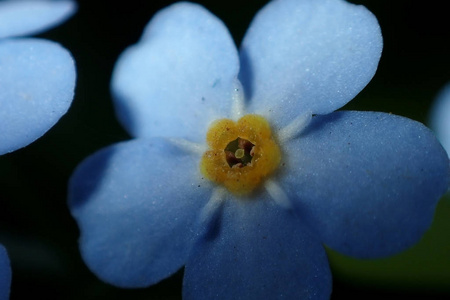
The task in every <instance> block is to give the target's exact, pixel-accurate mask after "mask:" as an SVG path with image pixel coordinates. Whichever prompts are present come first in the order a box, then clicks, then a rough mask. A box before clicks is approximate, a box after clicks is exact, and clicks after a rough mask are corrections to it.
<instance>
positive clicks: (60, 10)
mask: <svg viewBox="0 0 450 300" xmlns="http://www.w3.org/2000/svg"><path fill="white" fill-rule="evenodd" d="M76 9H77V5H76V2H75V1H70V0H59V1H52V0H45V1H40V0H28V1H27V0H20V1H19V0H6V1H1V2H0V38H5V37H12V36H21V35H31V34H36V33H40V32H42V31H45V30H47V29H49V28H51V27H54V26H57V25H59V24H60V23H62V22H63V21H65V20H66V19H67V18H69V17H70V16H71V15H72V14H74V13H75V11H76Z"/></svg>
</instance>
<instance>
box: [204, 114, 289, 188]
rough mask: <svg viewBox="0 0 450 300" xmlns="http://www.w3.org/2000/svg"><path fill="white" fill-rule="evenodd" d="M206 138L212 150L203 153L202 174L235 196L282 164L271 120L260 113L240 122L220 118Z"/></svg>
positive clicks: (255, 186)
mask: <svg viewBox="0 0 450 300" xmlns="http://www.w3.org/2000/svg"><path fill="white" fill-rule="evenodd" d="M206 141H207V143H208V146H209V149H210V150H208V151H206V152H205V153H204V154H203V157H202V160H201V164H200V169H201V172H202V174H203V175H204V176H205V177H206V178H208V179H209V180H211V181H213V182H215V183H217V184H222V185H224V186H225V187H226V188H227V189H228V190H229V191H230V192H232V193H233V194H235V195H246V194H249V193H251V192H252V191H253V190H255V188H257V187H258V186H259V185H260V184H261V183H262V182H263V181H264V180H265V179H266V178H267V176H268V175H270V174H271V173H273V172H274V171H275V170H276V168H277V167H278V165H279V164H280V160H281V151H280V148H279V147H278V145H277V144H276V143H275V141H274V140H273V138H272V132H271V130H270V126H269V123H268V122H267V120H266V119H264V118H263V117H261V116H259V115H246V116H244V117H242V118H241V119H239V120H238V121H237V122H234V121H232V120H229V119H220V120H217V121H215V122H214V123H213V124H212V125H211V127H210V128H209V130H208V133H207V134H206Z"/></svg>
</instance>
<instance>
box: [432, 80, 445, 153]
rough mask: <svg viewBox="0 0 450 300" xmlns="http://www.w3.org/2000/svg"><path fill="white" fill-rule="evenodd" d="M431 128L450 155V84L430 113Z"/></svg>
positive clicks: (440, 92)
mask: <svg viewBox="0 0 450 300" xmlns="http://www.w3.org/2000/svg"><path fill="white" fill-rule="evenodd" d="M429 119H430V126H431V129H433V131H434V132H435V133H436V136H437V138H438V139H439V141H440V142H441V143H442V146H444V148H445V150H446V151H447V153H450V83H448V84H447V85H445V86H444V87H443V88H442V89H441V90H440V91H439V94H438V95H437V97H436V99H435V100H434V103H433V106H432V108H431V111H430V117H429Z"/></svg>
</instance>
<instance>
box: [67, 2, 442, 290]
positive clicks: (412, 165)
mask: <svg viewBox="0 0 450 300" xmlns="http://www.w3.org/2000/svg"><path fill="white" fill-rule="evenodd" d="M381 49H382V37H381V32H380V28H379V25H378V22H377V20H376V18H375V17H374V16H373V15H372V14H371V13H370V12H369V11H368V10H367V9H366V8H364V7H363V6H358V5H353V4H350V3H347V2H345V1H342V0H276V1H271V2H269V3H268V4H267V5H266V6H265V7H264V8H263V9H262V10H261V11H260V12H259V13H258V14H257V15H256V17H255V19H254V20H253V22H252V23H251V25H250V28H249V30H248V32H247V34H246V36H245V37H244V40H243V42H242V45H241V49H240V51H239V53H238V52H237V51H236V48H235V46H234V44H233V40H232V38H231V36H230V34H229V32H228V31H227V29H226V27H225V26H224V25H223V24H222V22H221V21H219V20H218V19H217V18H216V17H215V16H213V15H211V14H210V13H209V12H208V11H207V10H205V9H204V8H203V7H201V6H199V5H196V4H191V3H179V4H174V5H172V6H170V7H168V8H166V9H164V10H162V11H160V12H159V13H158V14H156V15H155V16H154V18H153V19H152V20H151V22H150V23H149V24H148V26H147V27H146V28H145V30H144V33H143V36H142V38H141V40H140V41H139V43H138V44H136V45H134V46H132V47H130V48H128V49H127V50H126V51H125V52H124V53H123V54H122V55H121V57H120V58H119V61H118V63H117V65H116V68H115V70H114V74H113V79H112V92H113V95H114V99H115V105H116V111H117V114H118V117H119V120H120V121H121V122H122V124H123V125H124V126H125V128H126V129H127V130H128V132H129V133H130V134H131V135H132V136H134V137H135V139H133V140H131V141H127V142H122V143H118V144H116V145H112V146H110V147H108V148H106V149H103V150H101V151H99V152H98V153H96V154H94V155H92V156H91V157H89V158H87V159H86V160H85V161H84V162H83V163H82V164H81V165H80V166H79V167H78V168H77V169H76V171H75V172H74V174H73V176H72V178H71V182H70V186H69V205H70V209H71V211H72V214H73V216H74V217H75V219H76V220H77V222H78V225H79V227H80V231H81V237H80V248H81V254H82V256H83V258H84V260H85V262H86V263H87V265H88V266H89V268H90V269H91V270H92V271H93V272H94V273H95V274H96V275H97V276H98V277H99V278H101V279H102V280H104V281H106V282H109V283H111V284H114V285H116V286H120V287H144V286H148V285H151V284H154V283H157V282H159V281H160V280H162V279H164V278H166V277H168V276H170V275H171V274H173V273H175V272H176V271H177V270H179V269H180V268H181V267H183V266H185V270H184V282H183V297H184V298H185V299H223V298H225V299H278V298H283V299H310V298H319V299H323V298H327V297H329V295H330V293H331V274H330V269H329V266H328V261H327V257H326V254H325V251H324V248H323V244H325V245H327V246H329V247H331V248H332V249H335V250H337V251H339V252H341V253H344V254H346V255H351V256H356V257H361V258H370V257H382V256H386V255H391V254H394V253H397V252H399V251H402V250H404V249H406V248H408V247H409V246H411V245H412V244H414V243H415V242H417V240H418V239H419V238H420V237H421V235H422V234H423V233H424V232H425V231H426V229H427V228H428V227H429V225H430V223H431V220H432V217H433V213H434V210H435V206H436V203H437V201H438V199H439V197H440V196H441V195H442V194H443V192H444V190H445V189H446V187H447V185H448V182H449V167H448V159H447V157H446V155H445V152H444V150H443V149H442V147H441V146H440V144H439V143H438V142H437V140H436V139H435V138H434V136H433V134H432V133H431V132H430V130H428V129H427V128H426V127H425V126H423V125H422V124H420V123H418V122H415V121H412V120H409V119H406V118H403V117H399V116H395V115H391V114H386V113H378V112H356V111H338V112H334V111H335V110H336V109H338V108H340V107H342V106H343V105H344V104H345V103H347V102H348V101H350V100H351V99H352V98H353V97H354V96H355V95H356V94H358V93H359V92H360V91H361V89H363V88H364V86H365V85H366V84H367V83H368V82H369V81H370V79H371V78H372V76H373V75H374V73H375V71H376V69H377V65H378V61H379V59H380V55H381Z"/></svg>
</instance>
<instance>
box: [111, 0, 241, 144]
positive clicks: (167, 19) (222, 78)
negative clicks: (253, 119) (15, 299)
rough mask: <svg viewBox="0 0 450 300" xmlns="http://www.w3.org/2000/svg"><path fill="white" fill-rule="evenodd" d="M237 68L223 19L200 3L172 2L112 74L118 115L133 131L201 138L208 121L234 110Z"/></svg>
mask: <svg viewBox="0 0 450 300" xmlns="http://www.w3.org/2000/svg"><path fill="white" fill-rule="evenodd" d="M238 71H239V59H238V54H237V50H236V48H235V46H234V43H233V40H232V38H231V36H230V34H229V32H228V30H227V29H226V27H225V26H224V25H223V23H222V22H221V21H220V20H218V19H217V18H216V17H215V16H214V15H212V14H211V13H210V12H208V11H207V10H206V9H205V8H203V7H202V6H200V5H197V4H192V3H186V2H181V3H176V4H173V5H171V6H169V7H167V8H165V9H163V10H161V11H159V12H158V13H157V14H156V15H155V16H154V17H153V19H152V20H151V21H150V23H149V24H148V25H147V28H146V29H145V32H144V35H143V37H142V39H141V41H140V42H139V43H138V44H136V45H134V46H131V47H129V48H128V49H127V50H125V52H124V53H123V54H122V55H121V56H120V58H119V60H118V62H117V64H116V66H115V69H114V72H113V77H112V94H113V96H114V97H113V98H114V100H115V102H114V103H115V107H116V113H117V116H118V118H119V120H120V122H121V123H122V124H123V125H124V127H125V128H126V129H127V130H128V132H129V133H130V134H131V135H133V136H135V137H149V136H173V137H183V138H188V139H190V140H194V141H203V140H204V138H205V133H206V130H207V128H208V125H209V124H210V123H211V122H212V121H213V120H214V119H216V118H219V117H226V116H228V115H229V114H230V110H231V102H232V93H233V88H234V85H235V80H236V77H237V74H238Z"/></svg>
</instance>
